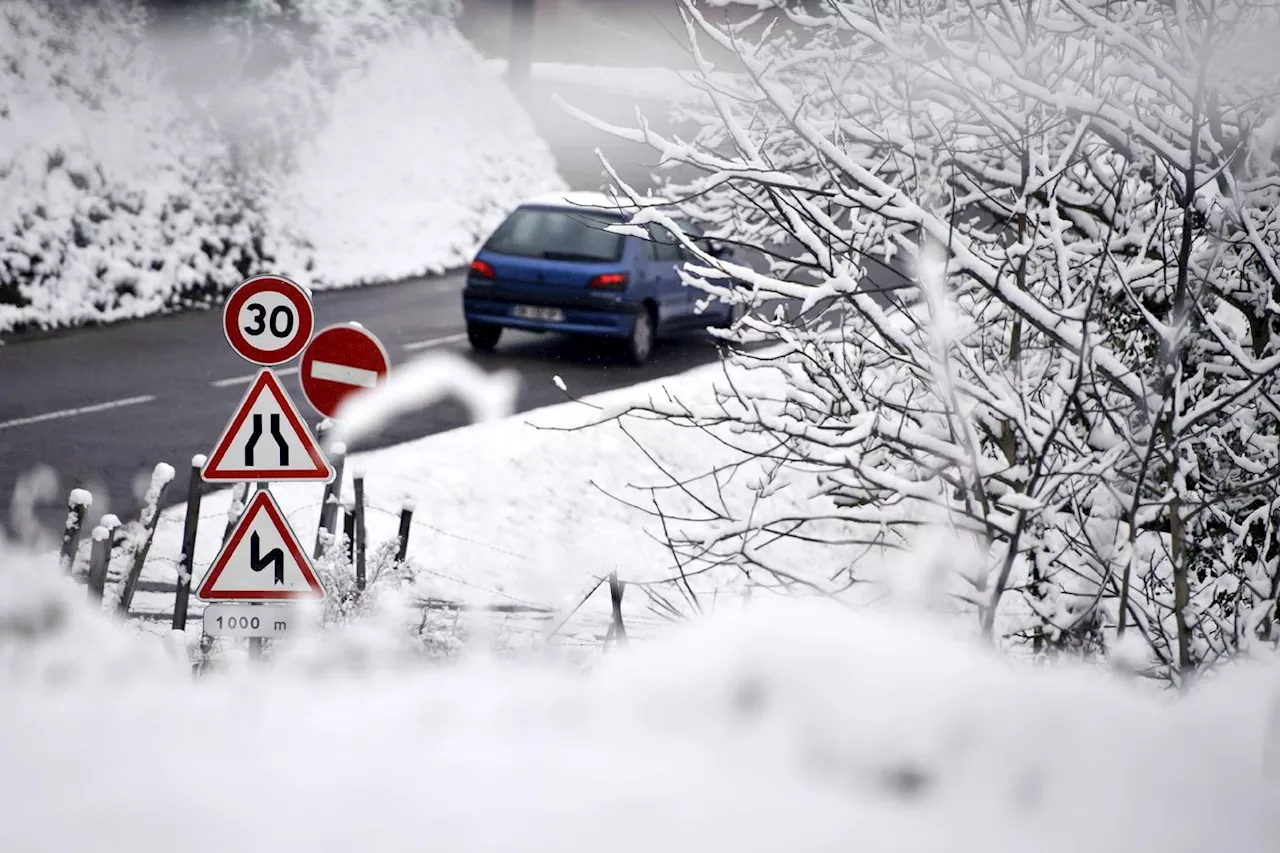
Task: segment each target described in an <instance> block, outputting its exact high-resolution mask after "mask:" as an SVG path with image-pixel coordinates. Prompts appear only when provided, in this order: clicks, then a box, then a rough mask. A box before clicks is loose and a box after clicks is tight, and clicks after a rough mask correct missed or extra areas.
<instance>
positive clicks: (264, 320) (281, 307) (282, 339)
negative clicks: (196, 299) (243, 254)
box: [222, 275, 316, 367]
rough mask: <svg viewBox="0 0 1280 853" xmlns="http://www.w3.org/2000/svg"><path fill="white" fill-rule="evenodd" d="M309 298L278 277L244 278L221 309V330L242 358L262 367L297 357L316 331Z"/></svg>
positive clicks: (295, 286) (294, 285) (304, 292)
mask: <svg viewBox="0 0 1280 853" xmlns="http://www.w3.org/2000/svg"><path fill="white" fill-rule="evenodd" d="M315 322H316V321H315V313H314V312H313V311H312V310H311V297H310V296H309V295H308V294H307V292H306V291H305V290H303V289H302V288H301V287H299V286H298V285H297V284H294V283H293V282H292V281H289V279H287V278H281V277H280V276H278V275H259V276H254V277H253V278H250V279H246V280H245V281H243V282H242V283H241V284H240V286H239V287H237V288H236V289H235V290H233V291H232V292H231V298H229V299H228V300H227V304H226V306H225V307H223V309H222V330H223V331H224V332H225V333H226V335H227V342H228V343H230V344H231V348H232V349H233V350H235V351H236V352H237V353H238V354H239V355H240V357H241V358H243V359H245V360H246V361H250V362H253V363H254V364H259V365H262V366H263V367H273V366H275V365H278V364H284V363H285V362H286V361H289V360H290V359H293V358H296V357H297V355H298V353H300V352H302V350H303V349H305V348H306V346H307V342H308V341H309V340H311V332H312V331H313V330H314V329H315Z"/></svg>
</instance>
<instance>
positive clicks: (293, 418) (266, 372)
mask: <svg viewBox="0 0 1280 853" xmlns="http://www.w3.org/2000/svg"><path fill="white" fill-rule="evenodd" d="M333 475H334V471H333V467H332V466H331V465H330V464H329V462H328V460H326V459H325V458H324V454H323V453H322V452H321V451H320V445H319V443H317V442H316V439H315V436H314V435H312V433H311V430H310V429H308V428H307V425H306V423H305V422H304V421H303V420H302V417H301V415H299V414H298V409H297V407H296V406H294V404H293V401H292V400H290V399H289V394H288V393H287V392H286V391H285V390H284V386H283V385H282V384H281V383H280V378H279V377H278V376H276V375H275V373H274V372H273V371H272V370H270V369H269V368H264V369H262V370H260V371H258V375H257V376H256V377H255V378H254V380H253V383H252V384H251V385H250V386H249V390H248V392H246V393H245V395H244V399H242V400H241V401H240V405H239V406H237V407H236V412H235V414H234V415H232V416H231V420H230V422H228V423H227V428H226V429H224V430H223V431H222V436H221V437H220V438H219V439H218V443H217V444H216V445H215V446H214V449H213V453H212V454H210V456H209V459H208V461H207V462H206V463H205V465H204V469H203V470H202V471H201V472H200V477H201V479H203V480H204V481H205V482H209V483H243V482H265V481H268V480H304V481H315V482H322V483H327V482H329V481H330V480H332V479H333Z"/></svg>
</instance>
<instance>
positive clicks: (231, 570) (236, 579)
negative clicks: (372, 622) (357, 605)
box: [196, 489, 325, 601]
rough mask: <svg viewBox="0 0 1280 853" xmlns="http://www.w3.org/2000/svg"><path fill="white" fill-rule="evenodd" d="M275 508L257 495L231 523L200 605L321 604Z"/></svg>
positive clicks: (263, 494)
mask: <svg viewBox="0 0 1280 853" xmlns="http://www.w3.org/2000/svg"><path fill="white" fill-rule="evenodd" d="M324 596H325V590H324V585H323V584H321V583H320V579H319V578H318V577H317V576H316V573H315V572H314V571H313V570H312V568H311V563H310V562H309V561H308V560H307V557H306V553H305V552H304V551H303V550H302V546H301V545H299V544H298V537H297V536H295V535H294V533H293V529H292V528H291V527H289V522H287V521H285V518H284V514H283V513H282V512H281V511H280V505H279V504H277V503H276V502H275V498H273V497H271V493H270V492H268V491H267V490H266V489H260V490H258V492H257V493H256V494H255V495H254V496H253V500H252V501H250V502H249V506H248V507H246V508H245V511H244V513H243V514H242V515H241V516H240V520H239V521H237V522H236V526H235V530H233V531H232V532H231V538H230V539H228V540H227V544H226V545H225V546H224V547H223V549H222V552H221V553H219V554H218V559H216V560H214V561H213V565H212V566H211V567H210V568H209V573H208V574H207V575H205V578H204V582H203V583H201V584H200V591H199V592H197V593H196V597H197V598H199V599H200V600H201V601H288V600H292V599H299V598H310V599H316V598H324Z"/></svg>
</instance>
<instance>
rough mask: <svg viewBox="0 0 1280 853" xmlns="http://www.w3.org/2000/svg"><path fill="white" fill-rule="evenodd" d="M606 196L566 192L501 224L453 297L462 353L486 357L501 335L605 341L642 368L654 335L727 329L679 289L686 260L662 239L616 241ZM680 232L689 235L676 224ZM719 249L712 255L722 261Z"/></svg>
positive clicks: (724, 310) (721, 307) (725, 317)
mask: <svg viewBox="0 0 1280 853" xmlns="http://www.w3.org/2000/svg"><path fill="white" fill-rule="evenodd" d="M610 204H611V202H610V201H609V199H608V197H607V196H604V195H603V194H597V193H569V194H564V193H561V194H558V195H555V196H551V197H546V198H541V199H536V200H534V201H530V202H527V203H525V204H523V205H521V206H520V207H518V208H517V209H516V210H515V211H513V212H512V213H511V215H510V216H508V217H507V219H506V220H505V221H503V223H502V224H501V225H500V226H499V227H498V229H497V230H496V231H494V233H493V235H492V236H491V237H490V238H489V239H488V240H487V241H486V242H485V244H484V245H483V246H482V247H481V249H480V251H479V252H478V253H477V255H476V258H475V260H474V261H472V262H471V269H470V270H469V271H468V273H467V283H466V286H465V287H464V288H463V291H462V304H463V311H464V313H465V315H466V321H467V338H468V339H469V340H470V342H471V346H472V347H474V348H475V349H477V350H481V351H485V352H488V351H492V350H493V348H494V347H495V346H497V344H498V339H499V338H500V337H501V335H502V330H503V329H504V328H509V329H525V330H527V331H533V332H564V333H568V334H573V335H588V336H595V337H600V338H608V339H613V340H615V341H617V342H619V343H621V344H623V345H625V348H626V354H627V356H628V358H629V360H630V361H631V362H632V363H633V364H637V365H638V364H643V363H644V362H645V361H646V360H648V358H649V355H650V353H651V352H652V350H653V342H654V340H655V338H657V337H658V336H660V335H663V334H666V333H669V332H677V331H682V330H689V329H696V328H703V329H705V328H707V327H708V326H721V327H723V326H728V325H731V324H732V322H733V321H734V319H735V313H734V307H733V306H732V305H730V304H729V303H727V302H723V301H721V300H714V301H712V302H711V304H710V305H708V306H707V308H706V310H705V311H703V312H698V311H697V303H698V302H699V301H700V300H704V299H706V298H707V293H706V292H705V291H702V290H700V289H698V288H696V287H686V286H685V285H684V283H683V282H682V281H681V280H680V276H679V273H678V272H677V270H679V269H680V268H681V267H682V266H683V265H684V263H685V261H688V260H693V258H692V257H691V256H690V255H689V254H688V253H687V252H686V251H685V250H684V249H683V248H682V247H681V246H680V245H679V243H678V242H677V241H676V240H675V238H674V237H672V236H671V234H670V233H669V232H667V231H666V230H665V229H662V228H660V227H652V228H650V229H648V231H647V236H646V237H640V236H633V235H630V234H619V233H616V232H614V231H610V230H608V226H610V225H614V224H620V223H625V222H626V221H627V217H626V215H625V214H624V213H622V212H620V211H618V210H616V209H610ZM681 229H682V230H684V231H685V232H686V233H689V234H696V233H697V232H694V231H692V230H690V229H689V228H687V227H686V224H685V223H683V222H682V223H681ZM728 254H729V253H728V252H727V251H726V250H725V249H723V248H720V249H717V250H716V251H715V255H716V257H727V256H728Z"/></svg>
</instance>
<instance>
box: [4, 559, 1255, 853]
mask: <svg viewBox="0 0 1280 853" xmlns="http://www.w3.org/2000/svg"><path fill="white" fill-rule="evenodd" d="M42 568H43V569H44V571H45V573H44V574H38V573H36V572H14V571H12V570H11V569H10V567H9V566H8V565H5V566H0V602H9V601H28V602H30V601H32V600H37V601H38V600H41V599H42V598H49V597H50V593H49V591H48V589H47V587H48V586H49V585H51V584H52V583H53V581H51V580H50V575H51V574H53V573H54V572H55V568H54V564H53V563H52V561H49V562H48V563H47V564H46V565H44V566H42ZM32 587H34V588H35V592H34V593H33V591H32ZM54 597H56V596H54ZM14 610H15V608H14V607H13V606H12V605H6V610H5V611H4V614H5V615H4V618H2V619H0V650H3V652H4V655H5V657H4V658H3V660H4V665H3V666H0V756H3V766H4V769H5V778H6V779H7V780H9V782H10V784H8V785H6V790H5V796H4V797H2V798H0V847H2V848H3V849H5V850H14V851H19V850H35V849H50V850H85V849H101V850H115V849H126V848H127V849H129V850H131V851H136V853H149V851H153V850H154V851H159V850H169V849H171V848H172V847H173V846H174V844H175V843H176V844H180V846H181V847H182V848H183V849H184V850H188V851H191V853H201V852H202V851H225V850H243V851H257V850H263V851H266V850H281V849H290V850H293V849H306V850H312V851H317V853H319V851H330V850H332V851H347V850H352V849H357V848H359V849H376V850H380V851H392V850H418V849H421V847H422V845H423V843H424V840H426V841H429V843H430V846H432V847H434V848H438V849H442V850H449V851H457V853H467V851H473V850H474V851H479V850H517V849H518V850H556V851H561V853H575V851H588V850H590V851H594V850H598V849H599V848H600V847H601V846H602V845H606V846H608V847H610V848H611V849H614V850H619V851H637V852H639V851H645V853H649V851H653V850H668V851H685V850H688V851H695V850H696V851H705V850H708V849H713V850H735V851H755V850H760V851H771V853H773V851H778V850H788V851H791V850H794V851H819V850H832V851H835V850H840V851H846V850H850V849H869V850H893V851H934V850H941V849H945V850H948V851H956V853H960V851H970V850H971V851H982V853H1001V851H1010V853H1013V851H1018V853H1021V851H1024V850H1027V849H1036V850H1041V851H1064V853H1065V851H1076V850H1080V849H1088V850H1090V851H1097V853H1108V851H1124V853H1129V851H1133V850H1162V851H1170V853H1178V852H1179V851H1199V850H1233V851H1238V853H1254V851H1257V853H1263V851H1269V850H1272V849H1274V846H1273V845H1274V839H1275V837H1276V835H1275V833H1276V832H1277V830H1280V809H1277V808H1276V805H1277V803H1280V786H1278V785H1277V781H1278V780H1277V779H1276V778H1275V776H1274V772H1273V771H1274V767H1275V757H1274V751H1275V748H1276V745H1277V737H1278V736H1280V726H1278V725H1277V718H1276V717H1275V709H1276V707H1277V706H1276V699H1277V687H1280V681H1278V680H1277V675H1278V674H1280V673H1278V671H1277V669H1276V667H1275V665H1274V663H1268V664H1266V665H1263V664H1256V665H1253V666H1251V667H1239V666H1237V667H1233V668H1230V669H1228V670H1227V671H1226V672H1225V673H1224V674H1223V675H1222V676H1220V677H1219V678H1217V679H1216V680H1214V681H1213V682H1212V683H1208V684H1205V685H1203V686H1202V687H1201V688H1200V689H1199V690H1198V691H1197V692H1196V693H1195V694H1194V695H1193V696H1192V697H1191V698H1190V699H1187V700H1183V701H1180V702H1176V703H1175V702H1173V701H1171V700H1169V699H1167V698H1152V697H1147V696H1141V695H1138V694H1136V693H1134V692H1133V691H1132V689H1131V688H1130V687H1129V686H1127V685H1126V684H1125V683H1123V682H1120V681H1119V680H1117V679H1115V678H1113V677H1110V676H1106V675H1105V674H1103V673H1100V672H1096V671H1095V672H1084V671H1076V670H1074V669H1069V668H1050V669H1041V670H1039V671H1035V670H1031V669H1027V668H1023V667H1019V666H1017V665H1014V664H1010V663H1008V662H1007V661H1001V660H999V659H997V658H995V657H993V656H989V655H987V654H985V653H983V652H981V651H978V650H976V649H974V648H971V647H969V646H966V645H964V644H961V643H958V642H956V641H954V640H950V639H947V638H945V637H942V636H940V635H938V634H937V633H936V632H935V631H933V630H932V629H931V628H930V627H929V626H928V625H925V624H918V623H914V622H909V621H902V619H901V618H900V617H899V618H889V617H872V616H869V615H865V614H864V615H861V616H857V617H852V616H850V615H849V614H847V613H845V612H843V611H840V610H838V609H837V608H835V607H834V606H830V605H822V604H820V603H817V602H813V601H809V602H807V603H799V602H785V603H784V602H778V603H776V604H773V605H765V606H753V607H752V608H749V609H748V610H747V611H745V612H743V611H738V612H735V613H732V614H729V613H722V614H720V615H719V616H717V617H716V618H714V619H712V620H710V621H708V622H705V623H702V624H699V625H697V626H696V627H694V628H692V629H690V630H687V631H684V632H680V633H676V634H673V635H672V636H670V637H669V638H668V639H666V640H664V641H662V642H655V643H645V644H636V645H633V646H632V647H631V648H630V649H628V650H625V651H623V652H619V653H618V654H616V655H611V656H610V657H609V658H607V659H606V660H605V661H604V662H603V664H602V665H601V666H600V667H598V668H596V669H595V670H593V671H592V672H590V673H588V674H585V675H582V674H574V673H571V672H569V671H567V670H563V669H560V668H559V667H556V666H553V665H541V666H524V667H520V666H516V665H512V664H500V663H496V662H494V661H492V660H478V659H477V660H468V659H465V658H464V659H463V660H462V661H460V662H459V663H458V665H456V666H452V667H448V668H434V667H428V668H423V667H394V668H385V667H384V668H378V669H374V670H369V671H364V672H344V673H338V674H334V673H332V672H330V673H328V674H326V675H324V676H323V677H318V676H314V675H309V674H307V670H306V669H305V668H299V667H298V666H296V665H294V662H293V661H291V660H290V658H289V655H288V654H287V652H286V653H285V654H284V655H283V657H282V659H281V660H279V661H278V662H277V663H275V664H271V665H270V667H271V668H269V669H263V670H255V669H253V668H247V669H240V670H233V671H231V672H228V673H226V674H224V675H222V676H211V677H206V678H203V679H200V680H199V681H196V682H191V681H189V680H186V679H183V678H181V677H179V676H177V675H176V674H175V672H174V670H173V668H172V666H171V665H170V664H169V663H168V662H166V661H163V660H160V659H159V658H154V659H153V660H152V661H151V668H150V670H149V674H150V677H149V678H142V677H137V678H134V679H132V680H124V681H111V682H108V681H106V680H103V679H101V678H95V677H94V674H95V673H96V672H97V671H98V670H99V669H100V667H101V665H102V664H103V663H104V662H107V663H109V662H111V661H115V660H117V657H118V650H117V649H116V647H115V645H113V644H111V643H103V642H101V640H102V639H103V637H104V636H106V635H108V634H110V633H111V632H112V631H116V632H119V631H121V630H122V629H121V628H116V627H107V628H104V627H103V626H104V624H105V620H102V619H97V618H91V615H90V614H88V613H87V612H86V609H85V608H84V607H83V606H80V607H78V608H76V607H68V608H67V609H66V618H65V619H64V620H63V623H62V627H61V628H58V629H52V630H48V631H45V632H42V633H41V634H40V636H39V638H38V639H36V640H30V639H27V638H24V637H22V636H19V633H18V632H16V631H15V630H14V629H13V628H12V627H11V626H12V625H13V624H14V622H13V611H14ZM90 622H91V623H93V624H94V625H95V630H94V631H93V632H92V634H90V633H82V629H83V627H84V623H90ZM139 641H140V642H141V640H139ZM153 645H156V646H158V645H159V643H154V644H153ZM72 647H74V649H75V651H76V652H77V653H78V657H77V658H75V659H74V660H75V661H76V663H77V666H75V667H72V668H70V669H61V668H59V669H54V668H51V667H48V666H45V665H43V664H42V663H41V661H42V660H43V658H44V657H45V656H46V654H47V653H48V651H49V649H50V648H52V649H54V650H55V651H58V650H61V649H64V648H68V649H69V648H72ZM61 659H64V660H65V659H68V658H66V656H65V655H62V656H61ZM140 659H141V658H140ZM31 672H45V673H46V674H48V675H49V677H47V678H45V679H33V678H31V677H30V676H29V675H28V674H29V673H31ZM55 675H56V677H54V676H55ZM1267 768H1270V771H1268V770H1267ZM1268 772H1271V774H1272V775H1270V776H1268V775H1266V774H1267V773H1268ZM1171 804H1178V805H1176V806H1173V805H1171Z"/></svg>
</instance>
